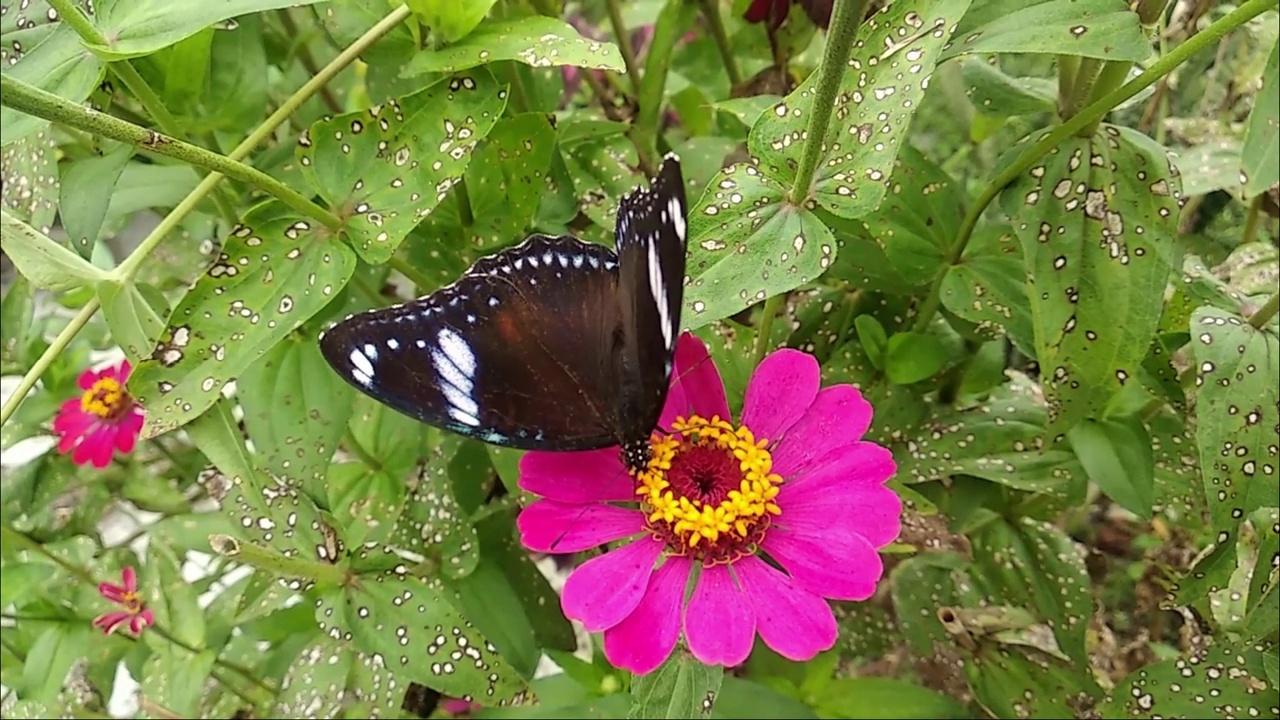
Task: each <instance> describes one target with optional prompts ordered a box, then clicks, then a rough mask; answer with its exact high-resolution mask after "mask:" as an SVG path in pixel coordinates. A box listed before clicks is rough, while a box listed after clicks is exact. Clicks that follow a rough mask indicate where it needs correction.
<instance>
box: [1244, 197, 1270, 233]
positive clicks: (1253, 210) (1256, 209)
mask: <svg viewBox="0 0 1280 720" xmlns="http://www.w3.org/2000/svg"><path fill="white" fill-rule="evenodd" d="M1263 197H1265V193H1259V194H1258V196H1257V197H1255V198H1254V199H1253V202H1251V203H1249V214H1248V215H1246V216H1245V219H1244V232H1243V233H1241V235H1240V244H1241V245H1247V244H1249V243H1251V242H1253V239H1254V237H1256V236H1257V234H1258V225H1259V221H1260V220H1261V219H1262V198H1263Z"/></svg>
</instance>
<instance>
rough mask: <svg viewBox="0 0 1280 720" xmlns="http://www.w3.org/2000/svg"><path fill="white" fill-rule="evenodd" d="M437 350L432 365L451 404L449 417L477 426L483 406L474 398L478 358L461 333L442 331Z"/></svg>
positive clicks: (444, 329)
mask: <svg viewBox="0 0 1280 720" xmlns="http://www.w3.org/2000/svg"><path fill="white" fill-rule="evenodd" d="M436 343H437V347H436V348H433V349H432V350H431V365H432V366H433V367H434V368H435V370H436V373H437V374H438V375H439V376H440V379H441V380H442V381H443V382H441V383H440V392H441V394H443V395H444V398H445V400H447V401H448V402H449V411H448V412H449V416H450V417H452V418H453V419H454V420H457V421H458V422H460V423H463V424H464V425H470V426H472V427H476V426H478V425H479V424H480V419H479V417H478V415H479V412H480V406H479V405H477V404H476V401H475V398H474V397H472V390H474V389H475V375H476V355H475V353H474V352H472V350H471V346H470V345H468V344H467V341H466V340H463V339H462V337H461V336H460V335H458V333H456V332H454V331H453V330H450V329H449V328H442V329H441V330H440V332H438V333H437V334H436Z"/></svg>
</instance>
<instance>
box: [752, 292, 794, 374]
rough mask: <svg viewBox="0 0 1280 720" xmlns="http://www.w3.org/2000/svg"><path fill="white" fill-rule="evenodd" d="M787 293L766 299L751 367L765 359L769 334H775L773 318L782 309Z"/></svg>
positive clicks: (757, 331) (757, 329)
mask: <svg viewBox="0 0 1280 720" xmlns="http://www.w3.org/2000/svg"><path fill="white" fill-rule="evenodd" d="M786 297H787V294H786V293H778V294H777V295H774V296H772V297H770V298H769V299H768V300H765V301H764V309H763V310H761V311H760V325H759V326H758V327H756V346H755V348H754V349H753V350H752V352H751V367H756V366H757V365H759V364H760V362H761V361H762V360H764V355H765V353H767V352H768V351H769V336H770V335H772V334H773V320H774V318H776V317H778V311H780V310H781V309H782V301H783V300H785V299H786Z"/></svg>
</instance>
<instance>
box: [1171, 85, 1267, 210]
mask: <svg viewBox="0 0 1280 720" xmlns="http://www.w3.org/2000/svg"><path fill="white" fill-rule="evenodd" d="M1254 107H1255V109H1256V107H1257V106H1256V105H1255V106H1254ZM1175 162H1176V164H1177V166H1178V170H1180V171H1181V172H1182V194H1183V195H1185V196H1187V197H1189V198H1191V197H1195V196H1196V195H1207V194H1209V193H1211V192H1213V191H1214V190H1227V191H1232V190H1239V189H1240V141H1239V140H1237V139H1235V138H1213V139H1211V140H1208V141H1205V142H1202V143H1200V144H1198V145H1195V146H1193V147H1190V148H1187V149H1184V150H1179V151H1178V159H1177V160H1176V161H1175Z"/></svg>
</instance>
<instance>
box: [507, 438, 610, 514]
mask: <svg viewBox="0 0 1280 720" xmlns="http://www.w3.org/2000/svg"><path fill="white" fill-rule="evenodd" d="M620 452H621V451H620V450H619V449H618V448H617V447H609V448H603V449H601V450H586V451H580V452H537V451H535V452H527V453H525V454H524V457H522V458H520V487H521V488H523V489H525V490H526V491H528V492H531V493H533V494H534V495H538V496H541V497H544V498H549V499H551V500H560V501H562V502H567V503H580V504H581V503H595V502H612V501H622V500H634V499H635V480H634V479H633V478H632V477H631V475H629V474H628V473H627V471H626V468H624V467H623V465H622V456H621V454H620Z"/></svg>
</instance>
